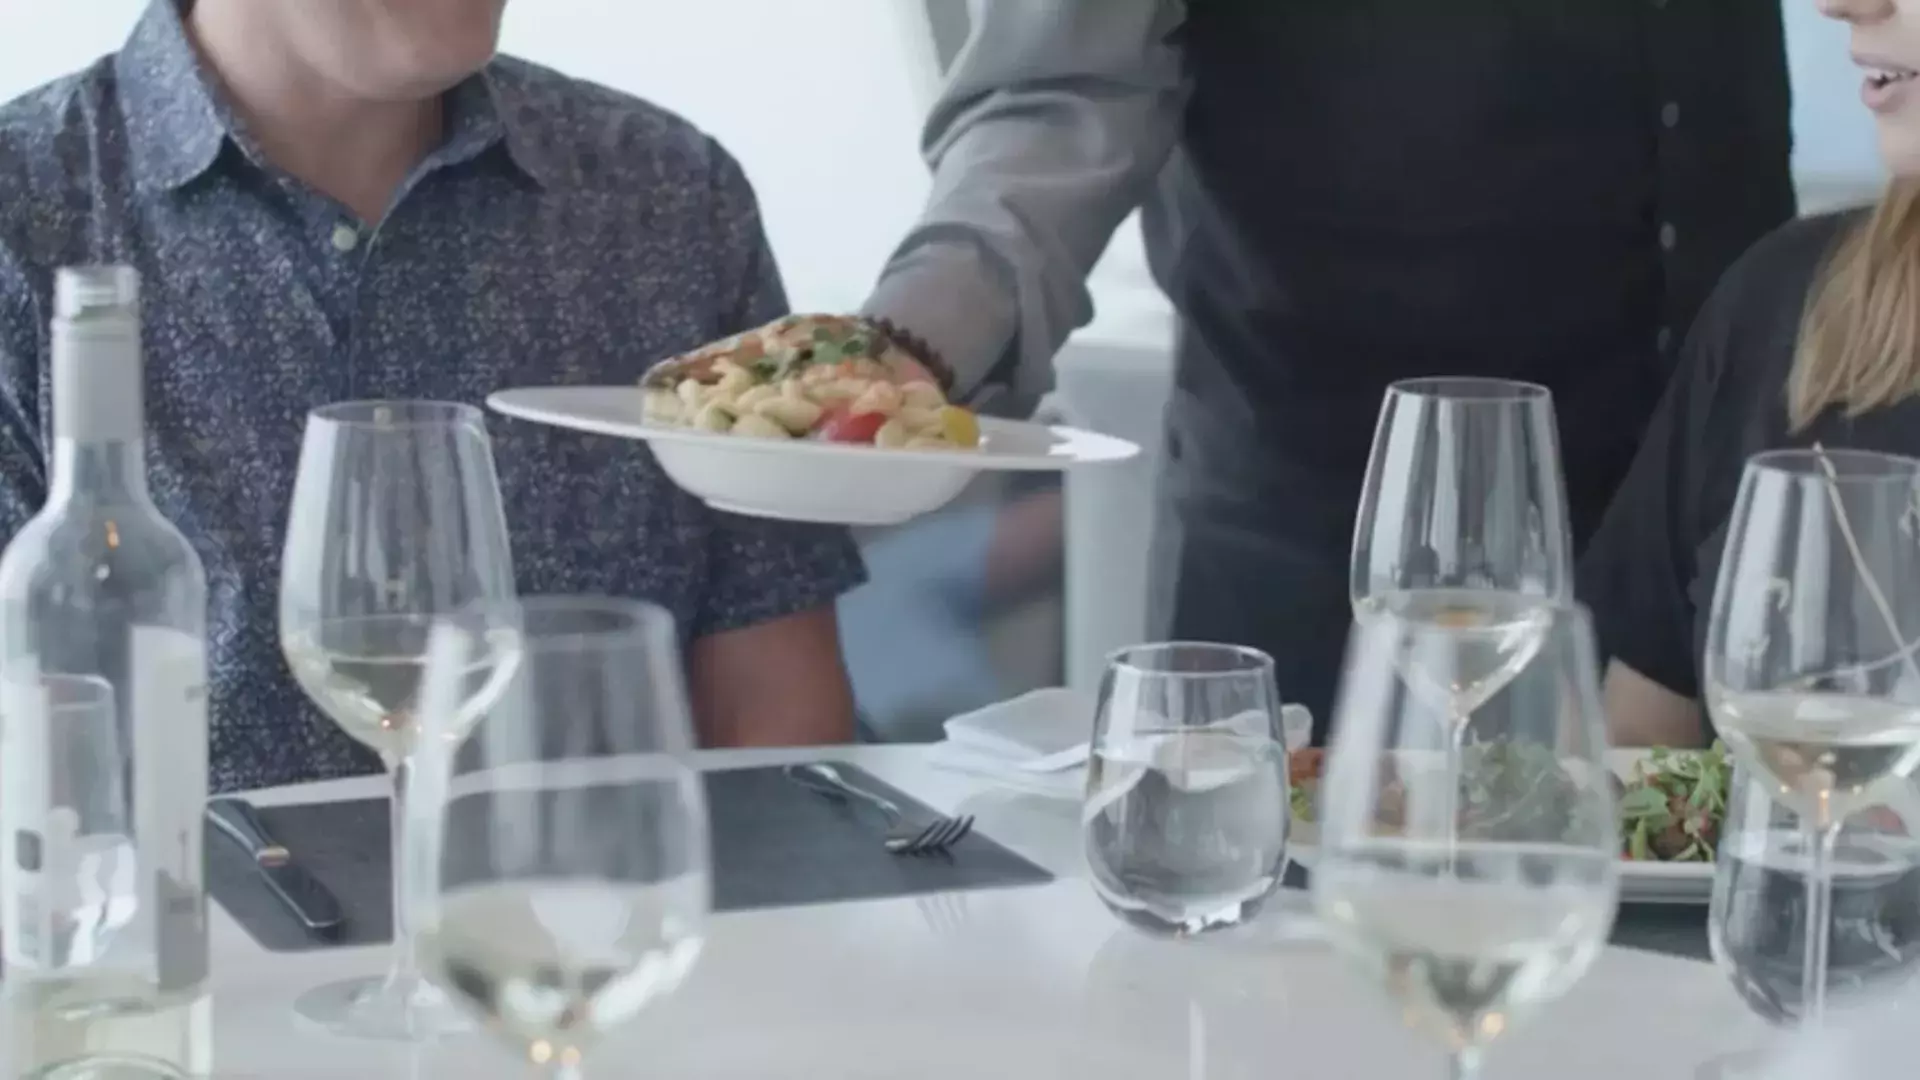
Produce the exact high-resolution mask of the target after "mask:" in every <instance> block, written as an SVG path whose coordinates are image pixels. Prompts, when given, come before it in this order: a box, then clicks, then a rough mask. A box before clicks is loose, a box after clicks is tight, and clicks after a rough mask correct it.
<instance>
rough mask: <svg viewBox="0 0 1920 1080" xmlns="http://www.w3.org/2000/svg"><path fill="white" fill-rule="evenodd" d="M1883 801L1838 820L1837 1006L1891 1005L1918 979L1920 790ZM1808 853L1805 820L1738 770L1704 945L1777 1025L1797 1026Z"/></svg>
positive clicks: (1833, 930)
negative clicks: (1878, 1002) (1882, 1002)
mask: <svg viewBox="0 0 1920 1080" xmlns="http://www.w3.org/2000/svg"><path fill="white" fill-rule="evenodd" d="M1881 794H1882V795H1883V796H1884V801H1879V802H1875V803H1874V804H1872V805H1870V806H1864V807H1860V808H1858V809H1856V810H1855V811H1854V812H1853V813H1852V814H1851V815H1850V816H1848V817H1847V818H1846V819H1845V820H1844V821H1842V822H1841V825H1840V830H1839V834H1838V836H1837V837H1836V839H1835V842H1834V845H1833V851H1832V854H1831V862H1830V864H1829V870H1830V874H1831V878H1832V881H1833V891H1832V901H1831V906H1830V909H1829V910H1830V911H1831V918H1830V919H1829V920H1828V921H1827V925H1826V927H1825V928H1824V932H1825V933H1826V935H1827V938H1828V945H1827V957H1828V962H1827V972H1826V990H1827V997H1828V1000H1829V1002H1830V1003H1834V1004H1838V1003H1842V1002H1858V1003H1861V1004H1866V1003H1870V1002H1873V1001H1876V1000H1882V999H1885V998H1887V997H1889V996H1890V995H1891V994H1892V993H1894V992H1895V991H1897V990H1899V989H1901V988H1902V987H1904V986H1905V985H1906V984H1908V983H1910V982H1911V981H1912V980H1913V978H1914V976H1915V975H1916V974H1920V836H1916V833H1920V786H1916V785H1915V784H1914V783H1913V782H1912V781H1908V782H1906V783H1903V784H1893V785H1888V786H1885V787H1884V788H1883V790H1882V792H1881ZM1808 856H1809V847H1808V843H1807V833H1806V830H1805V828H1804V827H1803V826H1802V824H1801V822H1800V819H1799V815H1798V814H1796V813H1795V812H1794V811H1793V810H1792V809H1791V808H1789V807H1788V806H1786V805H1785V804H1783V803H1781V802H1778V801H1776V800H1774V799H1773V798H1772V795H1771V793H1770V792H1769V791H1768V785H1767V784H1766V783H1764V782H1762V781H1759V780H1756V779H1754V778H1753V775H1752V774H1751V773H1749V772H1747V771H1746V770H1737V771H1736V772H1735V774H1734V778H1733V784H1732V791H1731V795H1730V797H1729V799H1728V801H1727V816H1726V819H1725V823H1724V824H1723V825H1722V826H1721V833H1720V845H1719V856H1718V858H1717V860H1716V864H1715V867H1714V879H1713V906H1712V909H1711V911H1710V913H1709V916H1708V920H1707V938H1708V941H1709V943H1710V944H1711V946H1712V949H1713V958H1714V962H1715V963H1717V964H1719V966H1720V968H1721V970H1723V971H1725V972H1726V973H1727V975H1728V977H1729V978H1731V979H1732V980H1733V985H1734V988H1735V989H1736V990H1738V991H1739V993H1740V997H1741V1000H1743V1001H1745V1002H1746V1003H1747V1007H1748V1008H1750V1009H1752V1010H1753V1011H1754V1012H1755V1013H1757V1014H1759V1016H1760V1017H1761V1018H1762V1019H1764V1020H1766V1021H1768V1022H1769V1023H1775V1024H1786V1023H1790V1022H1792V1021H1794V1020H1797V1019H1799V1018H1800V1016H1801V1014H1802V1005H1803V997H1802V995H1803V994H1804V992H1805V988H1804V986H1803V985H1802V979H1803V976H1804V965H1805V963H1806V948H1805V942H1806V935H1807V932H1808V929H1809V927H1808V923H1807V918H1806V916H1807V905H1806V902H1805V901H1806V879H1807V872H1808V865H1809V863H1810V861H1811V860H1810V859H1809V857H1808Z"/></svg>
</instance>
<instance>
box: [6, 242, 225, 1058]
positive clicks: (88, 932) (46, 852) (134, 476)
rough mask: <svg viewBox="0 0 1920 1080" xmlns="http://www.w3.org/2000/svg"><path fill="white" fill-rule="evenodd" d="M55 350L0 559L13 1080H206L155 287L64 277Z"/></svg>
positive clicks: (202, 940)
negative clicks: (35, 466) (159, 411)
mask: <svg viewBox="0 0 1920 1080" xmlns="http://www.w3.org/2000/svg"><path fill="white" fill-rule="evenodd" d="M51 340H52V370H51V374H52V406H53V408H52V431H51V435H52V440H51V443H52V453H51V460H50V461H49V462H48V490H47V501H46V505H45V506H44V507H43V508H42V509H41V511H40V513H39V514H37V515H36V516H35V517H33V518H32V519H31V520H30V521H28V522H27V524H26V525H25V526H24V527H22V528H21V529H20V531H19V532H18V533H17V534H16V535H15V536H14V537H13V539H12V542H11V543H10V544H9V545H8V546H7V548H6V552H5V554H4V555H0V955H3V956H4V959H5V964H6V978H5V983H4V989H3V990H0V1025H4V1029H3V1030H0V1046H3V1047H4V1050H0V1058H3V1059H4V1061H3V1062H0V1073H3V1074H4V1075H7V1076H20V1077H33V1076H44V1075H48V1074H54V1073H63V1072H67V1071H71V1070H73V1069H74V1068H75V1067H78V1068H80V1069H82V1070H86V1069H88V1068H89V1067H90V1066H91V1067H96V1068H108V1069H112V1070H113V1072H114V1075H142V1076H156V1077H173V1076H188V1077H191V1076H204V1075H207V1074H208V1073H210V1072H211V1069H212V1063H211V1054H212V1051H211V1031H210V1026H211V1017H210V1008H209V1004H208V995H207V968H208V959H207V908H206V889H205V882H204V870H203V867H202V858H201V845H202V840H201V815H202V813H203V812H204V810H205V804H206V798H207V705H206V693H207V686H206V671H207V656H206V611H207V586H206V574H205V571H204V570H203V569H202V567H201V564H200V559H199V557H198V556H197V555H196V554H195V553H194V551H193V548H192V546H191V545H190V544H189V543H188V542H187V540H186V538H185V537H184V536H183V535H182V534H181V533H180V531H179V530H178V529H176V528H175V527H174V526H173V524H172V523H170V522H169V521H167V519H166V518H165V517H164V516H163V515H162V514H161V512H160V510H159V508H158V507H156V506H155V505H154V502H153V499H152V497H151V496H150V495H149V494H148V491H147V478H146V463H145V458H144V450H143V447H144V442H145V417H144V400H143V393H142V385H143V381H144V380H143V372H142V367H141V355H140V317H139V279H138V277H137V276H136V275H135V274H134V272H133V271H131V270H129V269H126V268H124V267H91V268H80V269H69V270H63V271H61V272H60V275H59V277H58V281H57V284H56V302H55V317H54V321H53V328H52V339H51Z"/></svg>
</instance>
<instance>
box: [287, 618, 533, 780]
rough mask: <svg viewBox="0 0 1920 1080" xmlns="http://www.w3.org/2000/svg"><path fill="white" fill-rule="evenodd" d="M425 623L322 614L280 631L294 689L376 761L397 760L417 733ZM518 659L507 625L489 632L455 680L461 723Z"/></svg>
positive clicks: (475, 716)
mask: <svg viewBox="0 0 1920 1080" xmlns="http://www.w3.org/2000/svg"><path fill="white" fill-rule="evenodd" d="M429 625H430V623H429V621H428V620H427V618H426V617H424V616H419V615H369V616H361V617H348V618H340V619H326V620H321V621H320V622H318V623H316V624H315V625H314V626H313V627H311V628H310V629H308V630H306V631H303V632H299V633H293V634H288V635H287V636H286V638H285V639H284V640H283V641H282V651H283V652H284V653H285V654H286V657H287V665H288V666H289V667H291V668H292V669H293V674H294V678H295V679H296V680H298V681H299V683H300V688H301V689H302V690H304V691H306V694H307V697H308V698H310V699H312V701H313V703H314V704H315V705H316V706H318V707H319V709H320V711H321V712H324V713H326V714H327V715H328V716H329V717H332V718H333V720H334V722H335V723H337V724H339V725H340V730H342V731H344V732H346V733H347V734H348V735H349V736H351V737H352V738H353V739H354V740H355V741H357V742H359V743H360V744H361V745H363V746H365V747H367V749H369V750H372V751H373V752H374V753H376V754H379V755H380V758H381V760H383V761H400V760H404V759H405V758H407V757H408V756H409V755H410V754H412V753H413V751H414V741H415V739H416V738H417V736H418V728H419V724H418V721H417V718H416V715H415V709H414V706H415V703H416V702H417V701H418V700H419V697H420V682H421V679H422V677H423V675H424V673H425V669H426V638H427V630H428V627H429ZM518 659H519V643H518V642H517V641H516V640H515V639H514V636H513V633H512V631H510V630H506V629H501V630H499V631H496V633H495V635H494V639H493V640H492V641H490V642H489V648H488V650H487V651H486V652H485V653H484V654H482V655H478V656H475V657H474V658H473V660H472V663H471V666H470V667H469V668H468V669H467V672H466V675H465V678H464V681H463V683H462V686H463V692H464V695H465V700H466V702H467V706H466V708H465V709H463V710H462V712H461V716H462V717H463V720H464V723H465V724H467V725H471V724H472V723H473V722H474V721H475V720H477V719H478V718H479V714H480V712H481V711H482V710H483V709H485V708H486V705H487V703H488V702H489V700H491V698H492V696H493V694H494V693H495V691H496V690H497V688H498V687H499V686H500V685H501V683H502V682H503V680H504V679H505V678H506V677H507V676H510V675H511V674H512V671H513V665H514V664H515V663H516V662H517V661H518ZM464 734H465V731H464V729H463V728H457V729H456V730H452V731H450V732H449V733H448V735H449V737H451V738H458V737H460V736H461V735H464Z"/></svg>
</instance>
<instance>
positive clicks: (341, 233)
mask: <svg viewBox="0 0 1920 1080" xmlns="http://www.w3.org/2000/svg"><path fill="white" fill-rule="evenodd" d="M359 246H360V230H359V229H356V228H354V227H353V226H351V225H345V224H342V225H335V226H334V227H333V250H335V251H337V252H339V253H340V254H342V255H345V254H346V253H347V252H349V251H352V250H353V249H354V248H357V247H359Z"/></svg>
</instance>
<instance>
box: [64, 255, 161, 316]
mask: <svg viewBox="0 0 1920 1080" xmlns="http://www.w3.org/2000/svg"><path fill="white" fill-rule="evenodd" d="M139 304H140V274H139V272H138V271H136V270H134V269H133V268H132V267H130V266H71V267H63V268H62V269H61V270H60V273H59V276H58V278H57V279H56V282H55V285H54V301H53V311H54V317H55V318H60V319H83V318H86V317H87V316H89V315H95V314H100V313H104V312H113V313H116V314H121V313H126V312H132V311H136V310H138V308H139Z"/></svg>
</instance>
